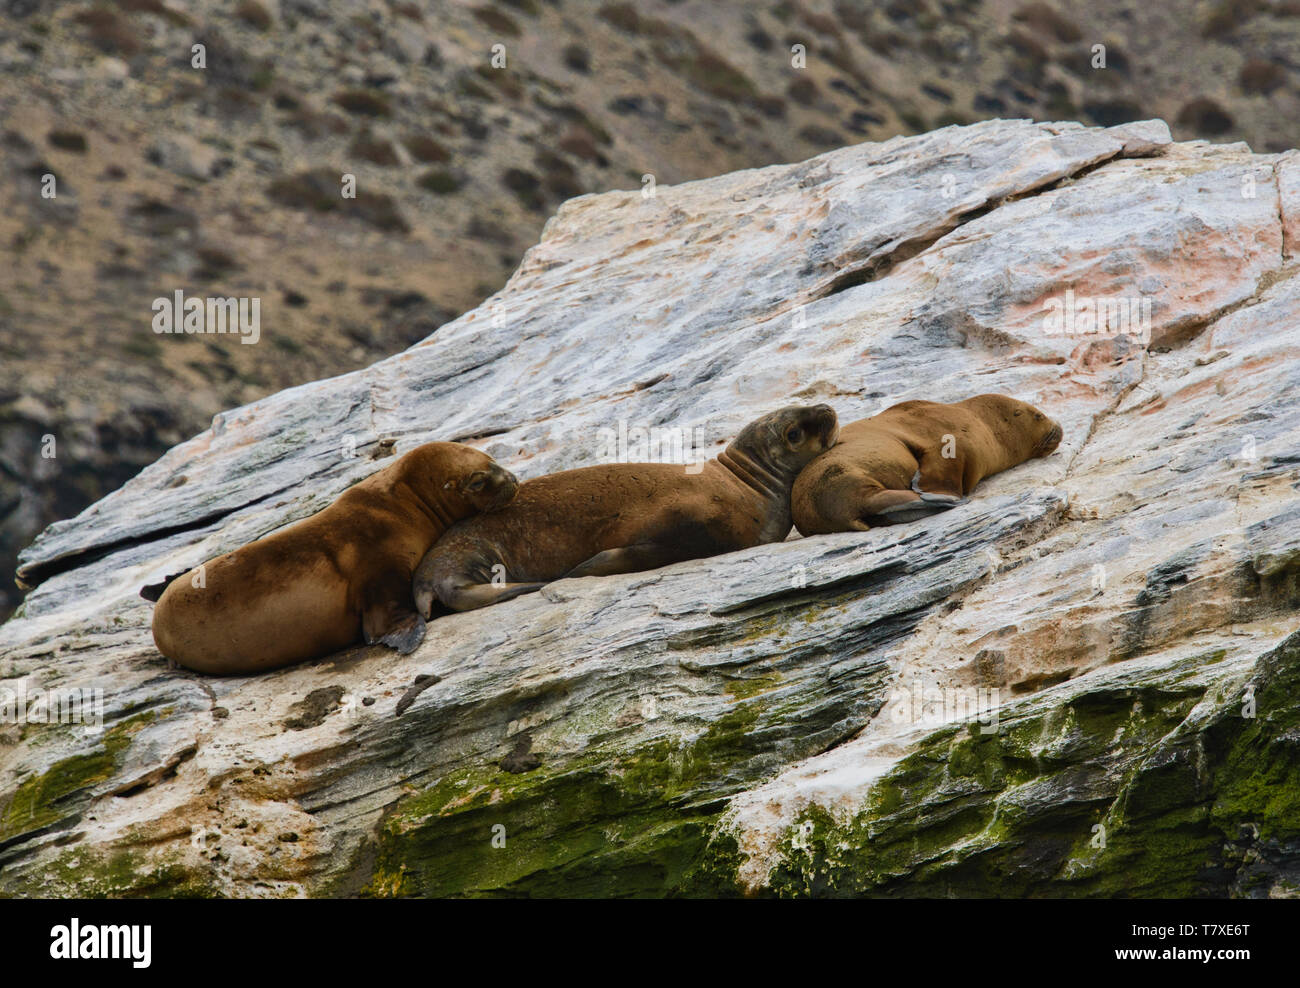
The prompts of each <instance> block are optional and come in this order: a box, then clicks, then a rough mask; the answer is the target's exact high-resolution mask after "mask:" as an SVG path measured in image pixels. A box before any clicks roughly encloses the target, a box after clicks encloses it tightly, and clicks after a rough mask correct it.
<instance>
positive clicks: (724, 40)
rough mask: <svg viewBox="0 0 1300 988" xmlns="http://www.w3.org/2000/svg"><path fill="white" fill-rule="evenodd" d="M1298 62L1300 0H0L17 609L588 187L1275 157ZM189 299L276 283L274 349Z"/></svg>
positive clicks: (387, 349) (444, 299)
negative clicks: (70, 523) (915, 157)
mask: <svg viewBox="0 0 1300 988" xmlns="http://www.w3.org/2000/svg"><path fill="white" fill-rule="evenodd" d="M195 43H201V44H202V45H203V46H204V47H205V55H206V66H205V67H204V68H202V69H198V68H195V67H193V65H192V63H191V57H192V56H191V46H192V45H194V44H195ZM1098 44H1101V45H1104V46H1105V58H1106V64H1105V67H1104V68H1094V67H1093V65H1092V60H1093V58H1094V55H1093V46H1094V45H1098ZM494 45H503V46H504V49H503V52H504V56H505V66H504V67H503V68H494V67H493V65H492V57H493V46H494ZM793 45H803V46H804V48H805V49H806V55H807V62H806V66H805V67H802V68H797V67H794V66H792V64H791V62H792V59H791V47H792V46H793ZM1298 59H1300V0H1297V2H1276V3H1262V2H1244V0H1239V2H1221V3H1169V4H1159V5H1156V4H1140V3H1136V2H1101V3H1096V4H1089V5H1088V6H1087V12H1086V14H1085V13H1083V12H1080V11H1074V10H1071V11H1070V12H1066V7H1065V5H1062V6H1061V8H1060V9H1057V8H1054V7H1052V6H1049V5H1047V4H1044V3H1028V4H1025V3H1015V2H1007V3H1002V2H993V0H985V2H980V0H965V2H952V3H940V2H936V0H913V2H908V3H903V2H896V3H850V2H846V0H835V2H830V0H802V2H774V3H744V2H728V3H720V2H696V0H689V2H679V3H672V2H667V0H647V2H639V3H635V4H633V3H595V2H593V3H580V2H577V0H565V2H560V0H497V2H488V0H474V2H463V3H460V2H458V3H450V2H448V3H443V2H423V3H419V2H409V0H408V2H393V0H348V2H345V0H281V2H279V3H276V2H274V0H195V2H190V3H181V2H179V0H122V2H120V3H113V4H105V3H85V2H51V0H0V120H2V121H3V123H2V124H0V158H2V159H3V164H2V168H3V173H2V174H0V187H2V188H3V189H4V192H5V207H6V208H4V209H3V210H0V617H3V616H4V615H5V614H7V613H8V611H9V610H10V609H11V608H12V607H13V606H14V605H15V604H16V603H17V599H18V596H19V595H18V592H17V591H16V590H14V589H13V588H12V572H13V565H14V556H15V554H16V552H17V550H18V549H19V548H20V547H21V546H22V545H24V544H25V543H27V542H28V541H30V540H31V538H32V537H33V536H34V535H35V534H36V533H37V532H38V531H39V530H40V529H41V528H42V527H44V525H46V524H47V523H48V522H50V521H51V520H54V519H56V518H60V517H67V516H70V515H72V514H75V513H76V512H78V511H79V510H81V508H83V507H84V506H85V505H86V504H88V503H90V502H91V501H93V500H95V499H97V498H99V497H100V496H102V495H103V494H105V493H106V492H108V491H110V490H112V489H114V488H116V487H118V486H119V485H120V484H121V483H122V482H124V481H125V480H126V479H127V478H128V477H130V476H132V475H133V474H135V473H136V472H137V471H138V470H139V469H140V468H141V467H142V466H144V465H145V464H147V463H149V462H151V461H152V460H154V459H155V458H156V457H157V456H158V455H159V454H160V453H161V452H162V451H163V450H165V449H166V448H168V447H169V446H171V445H173V444H175V443H177V442H179V441H180V440H182V439H184V438H186V437H187V436H189V435H192V434H194V433H196V432H198V431H200V430H201V429H203V428H205V427H206V426H207V425H208V424H209V422H210V420H211V417H212V416H213V415H214V414H215V413H217V412H219V411H221V410H223V409H227V408H230V407H232V406H235V405H239V404H242V403H245V402H248V401H251V400H254V399H256V398H258V397H260V396H262V395H265V394H267V393H269V392H273V391H277V390H280V389H282V388H285V387H289V386H291V385H294V384H298V383H302V382H304V381H308V380H313V379H317V378H321V377H326V376H330V375H334V374H339V373H342V372H345V371H349V370H352V369H355V368H358V367H362V366H366V365H368V364H370V363H372V362H374V361H375V360H376V359H378V358H379V357H381V356H384V355H386V354H389V353H392V352H394V351H396V350H400V349H402V348H404V347H406V346H408V345H409V344H411V343H413V342H415V341H416V340H419V339H421V338H423V337H426V336H428V335H429V334H431V333H433V332H435V331H436V330H437V328H438V327H439V325H441V324H442V323H443V322H445V321H446V320H448V319H449V318H451V317H452V316H454V315H455V314H457V313H459V312H461V311H464V310H465V309H467V308H470V307H472V306H473V305H475V304H476V303H477V302H479V301H480V300H481V299H483V298H484V297H485V296H487V295H489V294H491V293H492V292H494V291H496V290H497V289H498V288H500V287H501V286H502V285H503V284H504V283H505V280H506V278H507V277H508V276H509V274H510V273H511V271H512V270H513V269H514V267H515V265H516V264H517V262H518V261H519V258H520V257H521V255H522V253H523V251H524V250H525V249H526V248H527V247H528V246H530V245H531V244H532V243H534V242H535V241H536V239H537V237H538V234H539V232H540V230H541V227H542V225H543V223H544V222H545V220H546V218H547V216H549V215H550V213H551V212H552V211H553V210H554V208H555V206H556V205H557V204H558V203H559V202H561V201H563V200H565V199H568V198H570V197H573V196H576V195H580V194H582V193H585V192H593V191H603V190H606V189H610V188H636V187H638V186H641V185H642V181H643V176H644V175H647V174H649V175H653V176H654V179H655V181H656V182H657V183H661V184H666V183H677V182H681V181H684V180H687V179H694V178H701V177H705V176H711V175H717V174H721V173H723V172H729V171H733V170H736V169H741V168H747V167H754V166H760V165H766V164H772V163H776V162H788V161H797V160H801V159H804V158H807V157H810V156H811V155H814V154H816V153H818V152H820V151H823V150H826V149H828V148H831V147H835V146H838V145H842V144H851V143H857V142H860V141H866V140H872V141H874V140H884V139H887V138H889V137H892V136H894V135H897V134H909V133H917V132H921V131H926V130H930V129H933V128H936V127H941V126H944V125H947V124H951V123H967V122H972V121H974V120H978V119H982V118H988V117H1032V118H1035V119H1080V120H1083V121H1085V122H1090V123H1098V124H1113V123H1117V122H1122V121H1125V120H1130V119H1143V118H1149V117H1164V118H1165V119H1167V120H1169V122H1170V124H1171V127H1172V128H1173V131H1174V135H1175V137H1176V138H1178V139H1188V138H1192V137H1197V136H1200V137H1206V138H1210V139H1213V140H1216V141H1227V140H1246V141H1248V142H1249V143H1250V145H1251V146H1252V147H1253V148H1254V149H1255V150H1257V151H1277V150H1281V149H1284V148H1289V147H1293V146H1296V145H1297V144H1300V140H1297V136H1298V135H1297V131H1298V130H1300V91H1298V90H1297V84H1296V79H1295V73H1294V72H1293V68H1294V66H1296V65H1297V64H1298V62H1297V60H1298ZM48 174H52V175H54V176H55V179H56V183H57V184H56V189H57V195H56V196H55V197H54V198H43V197H42V196H41V194H40V190H41V185H42V176H45V175H48ZM344 174H351V175H355V176H356V182H357V196H356V198H355V199H344V198H342V197H340V195H339V189H340V179H341V176H342V175H344ZM178 289H180V290H183V291H184V292H185V293H186V295H188V296H206V295H220V296H252V297H259V298H260V299H261V333H262V335H261V340H260V342H259V343H258V344H257V345H255V346H247V345H243V344H241V343H240V341H239V339H238V338H237V337H233V336H228V337H213V336H203V337H198V336H195V337H184V336H181V337H174V336H159V335H156V334H155V333H154V332H153V331H152V329H151V319H152V315H153V312H152V309H151V304H152V301H153V299H155V298H156V297H159V296H171V295H172V293H173V292H174V291H176V290H178ZM617 332H618V330H617V327H611V339H613V338H615V337H616V334H617ZM434 425H436V423H430V426H431V428H432V427H433V426H434ZM46 435H52V436H54V437H55V440H56V447H55V449H56V455H55V457H54V458H52V459H47V458H42V456H41V446H42V437H43V436H46ZM158 510H159V511H160V512H165V510H166V507H165V505H163V504H159V505H158Z"/></svg>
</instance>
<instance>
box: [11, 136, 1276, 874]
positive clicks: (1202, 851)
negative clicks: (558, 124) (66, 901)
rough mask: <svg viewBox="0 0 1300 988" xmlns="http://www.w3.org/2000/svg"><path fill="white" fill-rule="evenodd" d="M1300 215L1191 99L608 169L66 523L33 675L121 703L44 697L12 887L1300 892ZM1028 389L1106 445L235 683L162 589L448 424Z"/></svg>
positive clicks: (36, 562)
mask: <svg viewBox="0 0 1300 988" xmlns="http://www.w3.org/2000/svg"><path fill="white" fill-rule="evenodd" d="M1297 244H1300V154H1297V153H1296V152H1286V153H1282V154H1262V153H1255V152H1252V150H1251V149H1250V148H1249V147H1248V146H1246V145H1244V144H1240V143H1237V144H1209V143H1205V142H1201V141H1189V142H1179V143H1175V142H1171V140H1170V137H1169V132H1168V129H1167V127H1166V126H1165V125H1164V124H1163V123H1161V122H1160V121H1148V122H1144V123H1139V124H1132V125H1126V126H1118V127H1110V128H1098V127H1085V126H1082V125H1080V124H1077V123H1051V124H1045V123H1038V124H1035V123H1033V122H1030V121H994V122H984V123H979V124H974V125H970V126H965V127H949V128H944V129H941V130H938V131H935V132H932V133H927V134H924V135H920V136H915V137H907V138H895V139H891V140H889V141H886V142H883V143H871V142H868V143H862V144H859V145H856V146H853V147H847V148H842V149H839V150H835V151H831V152H828V153H825V154H821V155H818V156H816V157H813V158H811V159H809V160H807V161H804V162H801V163H799V164H794V165H775V166H771V167H767V168H761V169H755V170H749V171H741V172H735V173H732V174H727V175H723V176H721V177H718V178H713V179H709V180H707V181H698V182H687V183H683V184H679V185H668V184H660V185H658V186H657V188H656V190H655V194H654V195H653V196H644V195H642V194H641V192H639V191H613V192H608V193H605V194H603V195H597V196H583V197H579V198H576V199H573V200H570V201H568V202H566V203H565V204H564V205H563V206H561V207H560V209H559V211H558V212H557V213H556V214H555V216H554V217H553V218H552V219H551V220H550V221H549V222H548V223H547V225H546V228H545V230H544V233H543V236H542V238H541V241H540V242H539V243H538V244H537V245H536V246H534V247H532V248H531V249H530V250H529V251H528V252H527V253H526V254H525V256H524V258H523V260H522V262H521V264H520V266H519V268H518V270H517V271H516V272H515V273H514V274H513V276H512V277H511V278H510V280H509V282H508V283H507V285H506V286H505V287H504V289H503V290H502V291H500V292H498V293H497V294H495V295H494V296H493V297H492V298H490V299H489V300H488V301H487V302H485V303H484V304H483V305H481V306H479V307H477V308H476V309H474V310H473V311H471V312H468V313H467V314H465V315H464V316H462V317H460V318H458V319H456V320H454V321H452V322H451V323H449V324H447V325H445V326H443V327H441V328H440V329H439V330H438V332H437V333H436V334H434V335H432V336H430V337H429V338H428V339H426V340H423V341H421V342H420V343H417V344H416V345H414V346H412V347H411V348H409V349H407V350H405V351H404V352H402V353H400V354H397V355H396V356H393V357H391V358H389V359H386V360H383V361H380V362H378V363H375V364H373V365H372V366H370V367H368V368H366V369H364V370H360V371H356V372H353V373H350V374H346V375H343V376H340V377H336V378H333V379H330V380H326V381H320V382H316V383H312V384H307V385H303V386H301V387H297V388H292V389H289V390H286V391H282V392H279V393H277V394H275V395H271V396H269V397H266V398H263V399H261V400H259V401H256V402H254V403H252V404H250V405H247V406H245V407H242V408H239V409H237V410H235V411H232V412H229V413H225V414H221V415H219V416H218V417H217V419H216V420H215V421H214V423H213V425H212V427H211V428H210V429H208V430H206V431H204V432H203V433H201V434H199V435H198V436H196V437H195V438H193V439H191V440H188V441H187V442H184V443H182V444H180V445H178V446H176V447H174V448H173V449H171V450H169V451H168V452H167V453H166V454H165V455H164V456H162V457H161V458H160V459H159V460H158V461H157V462H156V463H153V464H151V465H150V466H149V467H147V468H146V469H145V470H143V471H142V472H141V473H140V474H139V475H138V476H137V477H135V478H133V479H131V480H130V481H129V482H127V483H126V484H125V485H124V486H123V487H122V488H121V489H120V490H117V491H115V492H114V493H112V494H110V495H109V496H107V497H105V498H104V499H102V500H101V501H99V502H98V503H97V504H95V505H94V506H93V507H91V508H89V509H88V510H87V511H85V512H84V513H82V514H81V515H79V516H78V517H77V518H75V519H72V520H70V521H66V522H60V523H58V524H55V525H53V526H51V527H50V528H49V529H48V530H46V531H45V532H44V533H43V534H42V535H41V537H40V538H39V539H37V540H36V542H35V543H34V545H32V546H31V547H30V548H29V549H28V550H26V551H25V552H24V554H23V557H22V561H21V569H20V572H21V574H22V576H23V578H24V579H25V580H26V581H28V582H29V583H31V584H33V585H34V586H35V589H34V590H33V591H32V592H31V593H30V594H29V596H28V598H27V599H26V601H25V602H24V603H23V605H22V607H21V609H20V611H19V612H18V614H17V615H16V616H15V617H14V618H13V619H12V620H11V621H9V622H8V623H7V624H5V625H3V626H2V627H0V655H2V656H3V658H2V659H0V688H2V689H7V690H9V691H10V692H11V693H12V694H15V695H17V694H18V693H19V692H20V691H21V692H22V693H23V695H25V696H28V697H31V696H36V695H38V691H39V690H42V689H43V690H51V689H54V688H62V689H63V690H65V691H71V690H84V691H88V692H86V693H85V694H76V695H84V696H86V697H90V696H93V693H92V692H89V691H93V690H95V689H100V690H102V691H103V692H102V697H103V704H104V707H103V722H102V724H101V725H94V724H92V725H89V726H87V725H84V724H73V723H58V724H41V723H28V724H26V725H14V724H12V723H11V724H8V725H6V726H4V727H3V729H2V730H3V733H0V892H3V893H5V894H9V895H36V894H39V895H68V894H89V895H232V896H297V895H373V896H405V895H552V894H564V895H739V894H756V895H878V896H901V895H963V896H995V895H1000V896H1011V895H1016V896H1021V895H1029V896H1034V895H1063V896H1084V895H1130V896H1154V895H1199V896H1293V895H1295V894H1297V892H1298V891H1300V757H1298V756H1300V751H1298V750H1297V745H1298V744H1300V699H1298V697H1300V689H1298V688H1300V634H1298V633H1297V631H1298V629H1300V494H1298V493H1297V489H1298V488H1300V453H1297V448H1296V437H1297V436H1298V435H1300V279H1297V278H1296V277H1295V276H1296V274H1297V272H1300V267H1298V266H1297V257H1296V253H1297V250H1300V248H1297ZM1066 293H1073V294H1072V295H1068V296H1067V294H1066ZM1067 297H1068V298H1070V299H1071V307H1072V309H1073V310H1074V311H1077V312H1087V311H1088V300H1092V304H1094V305H1103V304H1104V303H1105V302H1106V301H1107V300H1118V299H1133V300H1136V301H1137V302H1139V303H1149V311H1150V320H1149V322H1143V321H1142V320H1141V319H1140V318H1139V320H1138V322H1137V323H1136V324H1134V325H1129V326H1128V327H1127V329H1128V332H1126V333H1116V332H1114V331H1113V330H1112V331H1108V332H1105V333H1098V332H1095V326H1092V327H1089V326H1088V325H1087V324H1086V323H1085V322H1083V321H1082V320H1081V319H1079V320H1075V321H1072V322H1071V323H1069V324H1064V323H1062V324H1053V323H1052V322H1051V321H1050V320H1049V315H1050V313H1051V312H1052V311H1053V309H1054V308H1059V302H1060V300H1062V299H1064V298H1067ZM1081 300H1082V301H1081ZM1141 309H1142V305H1138V306H1137V310H1136V311H1137V312H1139V313H1140V312H1141ZM1090 328H1091V329H1092V330H1093V331H1089V330H1090ZM988 391H997V392H1004V393H1008V394H1012V395H1015V396H1017V397H1020V398H1022V399H1025V400H1028V401H1032V402H1034V403H1035V404H1037V405H1039V406H1040V407H1042V408H1044V409H1045V410H1047V411H1048V412H1049V413H1050V414H1051V415H1053V416H1054V417H1055V418H1057V419H1058V420H1059V421H1060V422H1061V423H1062V425H1063V427H1064V433H1065V437H1064V441H1063V442H1062V444H1061V447H1060V449H1059V450H1058V451H1057V452H1056V453H1055V454H1054V455H1053V456H1051V457H1049V458H1047V459H1045V460H1039V461H1034V462H1032V463H1030V464H1026V465H1024V466H1021V467H1018V468H1016V469H1013V470H1011V471H1008V472H1006V473H1004V474H1002V475H999V476H998V477H995V478H992V479H991V480H989V481H987V482H986V483H984V484H983V485H981V487H980V488H979V490H978V492H977V494H976V496H975V497H973V498H972V499H971V501H970V502H969V503H968V504H966V505H965V506H963V507H960V508H957V509H954V510H952V511H950V512H947V513H944V514H942V515H939V516H936V517H935V518H933V519H931V520H929V521H927V522H924V523H913V524H908V525H901V526H896V527H891V528H886V529H877V530H874V531H871V532H867V533H861V534H858V533H853V534H844V535H836V536H823V537H815V538H808V539H800V538H792V539H790V540H788V541H786V542H784V543H781V544H776V545H769V546H765V547H760V548H757V549H754V550H750V551H746V552H741V553H735V554H730V555H726V556H721V557H717V558H714V559H708V560H701V561H696V562H691V563H685V564H680V565H676V566H671V567H666V568H664V569H660V570H655V571H652V572H647V573H642V574H635V575H629V576H621V577H610V578H604V579H594V578H593V579H585V580H570V581H561V582H559V583H556V584H553V585H552V586H550V587H548V588H547V589H546V590H544V591H543V592H541V593H538V594H534V595H530V596H528V597H524V598H520V599H518V600H515V601H512V602H509V603H507V604H502V605H498V606H496V607H492V608H487V609H484V610H481V611H477V612H471V613H466V614H458V615H452V616H449V617H444V618H440V619H438V620H436V621H434V622H431V624H430V627H429V634H428V638H427V640H426V641H425V643H424V644H423V645H422V646H421V648H420V649H418V650H417V651H416V652H415V653H413V654H412V655H409V656H405V657H401V656H397V655H394V654H393V653H392V652H389V651H387V650H383V649H380V648H356V649H353V650H350V651H348V652H346V653H342V654H340V655H337V656H332V657H330V658H328V659H324V660H321V661H318V662H314V663H311V664H308V665H305V666H302V667H298V668H294V669H289V670H285V671H281V672H278V673H274V674H270V675H266V676H262V677H258V678H249V679H206V678H202V677H198V676H194V675H191V674H188V673H185V672H182V671H175V670H170V669H168V667H167V663H166V662H165V660H164V659H163V658H162V657H161V656H160V655H159V654H158V653H157V652H156V651H155V650H154V648H153V647H152V644H151V641H150V636H149V620H150V605H148V604H146V603H145V602H144V601H142V600H141V599H140V598H139V597H138V596H137V595H136V594H137V591H138V589H139V587H140V586H141V585H143V584H145V583H148V582H152V581H154V580H156V579H158V578H159V577H160V576H162V575H163V574H166V573H174V572H178V571H181V570H184V569H186V568H187V567H190V566H192V565H195V564H197V563H198V562H200V561H201V560H204V559H207V558H210V557H211V556H213V555H215V554H218V553H220V552H223V551H226V550H229V549H231V548H233V547H235V546H237V545H239V544H241V543H243V542H246V541H248V540H250V539H252V538H254V537H256V536H259V535H261V534H263V533H265V532H269V531H271V530H273V529H275V528H277V527H279V526H281V525H283V524H285V523H286V522H288V521H291V520H293V519H296V518H300V517H303V516H305V515H307V514H308V513H310V512H312V511H315V510H317V509H319V508H320V507H322V506H323V505H325V504H326V503H328V502H329V500H330V499H331V498H333V497H334V496H335V495H337V493H338V492H339V491H341V490H342V489H344V488H345V487H346V486H347V485H349V484H351V483H353V482H355V481H356V480H357V479H359V478H360V477H362V476H365V475H367V474H368V473H369V472H371V471H373V470H374V469H377V468H378V467H380V466H382V465H383V463H384V462H385V461H386V460H387V458H388V457H389V456H391V455H393V454H400V453H402V452H404V451H405V450H407V449H409V448H411V447H413V446H414V445H416V444H418V443H420V442H424V441H427V440H430V439H435V438H436V439H461V440H466V441H471V442H474V443H475V444H476V445H478V446H480V447H481V448H482V449H484V450H485V451H487V452H488V453H490V454H491V455H492V456H494V457H496V458H497V459H498V460H499V461H500V462H502V463H503V464H505V465H506V466H508V467H509V468H510V469H512V470H514V471H515V472H516V473H517V474H519V475H520V476H521V477H530V476H536V475H538V474H540V473H543V472H546V471H551V470H556V469H562V468H566V467H572V466H577V465H581V464H586V463H593V462H598V461H599V460H600V459H601V458H602V457H605V456H607V455H608V450H607V440H608V436H609V435H610V431H617V430H618V429H619V427H620V424H624V425H627V426H628V427H637V428H647V429H648V428H651V427H659V428H676V429H683V430H688V432H687V434H688V435H692V436H693V435H694V430H695V429H701V430H703V436H704V441H705V448H706V450H707V451H708V452H710V453H712V452H715V451H716V450H717V449H719V448H720V447H721V445H722V444H723V443H724V442H725V441H726V440H727V439H728V438H729V437H731V436H732V435H734V434H735V432H736V431H737V430H738V429H739V428H740V427H741V426H742V425H743V424H744V423H745V422H747V421H749V420H750V419H752V418H754V417H755V416H757V415H759V414H761V413H762V412H764V411H766V410H768V409H770V408H772V407H775V406H778V405H781V404H785V403H789V402H792V401H807V402H815V401H827V402H830V403H831V404H832V405H834V406H835V407H836V409H837V410H838V411H839V413H840V415H841V417H842V418H843V419H844V420H846V421H848V420H852V419H855V418H859V417H862V416H865V415H869V414H872V413H874V412H876V411H878V410H880V409H881V408H883V407H885V406H887V405H889V404H892V403H894V402H897V401H902V400H906V399H909V398H931V399H936V398H937V399H942V400H948V401H953V400H958V399H961V398H964V397H967V396H970V395H972V394H977V393H982V392H988ZM634 458H635V457H634ZM64 695H65V696H67V695H72V694H69V693H66V692H65V694H64Z"/></svg>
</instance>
